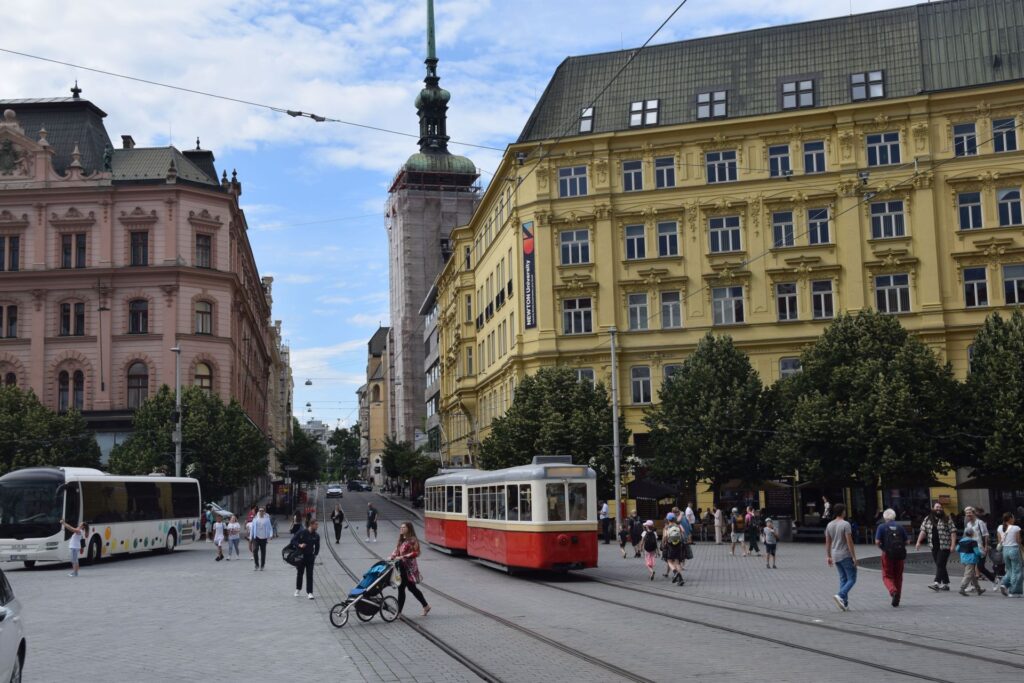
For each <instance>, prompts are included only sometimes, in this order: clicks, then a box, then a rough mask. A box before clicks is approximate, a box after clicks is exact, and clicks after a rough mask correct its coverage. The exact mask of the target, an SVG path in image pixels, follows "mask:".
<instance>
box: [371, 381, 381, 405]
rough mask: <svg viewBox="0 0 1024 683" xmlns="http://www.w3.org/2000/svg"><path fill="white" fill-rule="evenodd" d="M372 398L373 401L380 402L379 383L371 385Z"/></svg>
mask: <svg viewBox="0 0 1024 683" xmlns="http://www.w3.org/2000/svg"><path fill="white" fill-rule="evenodd" d="M372 400H373V402H374V403H380V385H379V384H375V385H374V386H373V399H372Z"/></svg>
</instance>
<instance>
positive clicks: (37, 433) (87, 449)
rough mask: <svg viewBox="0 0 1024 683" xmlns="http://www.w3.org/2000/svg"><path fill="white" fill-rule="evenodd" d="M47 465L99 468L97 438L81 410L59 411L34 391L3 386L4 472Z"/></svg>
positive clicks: (0, 466) (0, 436)
mask: <svg viewBox="0 0 1024 683" xmlns="http://www.w3.org/2000/svg"><path fill="white" fill-rule="evenodd" d="M47 466H73V467H99V466H100V448H99V445H98V444H97V443H96V437H95V436H94V435H93V434H92V433H91V432H90V431H89V430H88V429H87V426H86V423H85V420H84V419H83V418H82V416H81V415H80V414H78V412H77V411H74V410H70V411H68V412H67V413H64V414H57V413H55V412H53V411H52V410H50V409H49V408H47V407H46V406H44V405H43V404H42V403H40V402H39V399H38V398H36V395H35V393H33V392H32V391H22V390H21V389H18V388H17V387H14V386H0V474H6V473H7V472H10V471H12V470H16V469H21V468H23V467H47Z"/></svg>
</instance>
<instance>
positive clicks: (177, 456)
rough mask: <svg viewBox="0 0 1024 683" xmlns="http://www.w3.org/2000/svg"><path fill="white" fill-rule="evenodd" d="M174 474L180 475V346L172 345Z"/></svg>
mask: <svg viewBox="0 0 1024 683" xmlns="http://www.w3.org/2000/svg"><path fill="white" fill-rule="evenodd" d="M171 351H172V352H173V353H174V434H172V435H171V441H173V442H174V476H176V477H180V476H181V346H180V345H178V344H175V345H174V348H173V349H171Z"/></svg>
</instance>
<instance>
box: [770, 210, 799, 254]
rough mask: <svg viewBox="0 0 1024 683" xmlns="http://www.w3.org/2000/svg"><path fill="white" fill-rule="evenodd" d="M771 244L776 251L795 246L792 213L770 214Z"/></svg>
mask: <svg viewBox="0 0 1024 683" xmlns="http://www.w3.org/2000/svg"><path fill="white" fill-rule="evenodd" d="M772 244H773V245H774V246H775V248H776V249H778V248H780V247H792V246H793V245H795V244H796V235H795V234H794V232H793V212H792V211H775V212H773V213H772Z"/></svg>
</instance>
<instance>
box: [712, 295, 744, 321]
mask: <svg viewBox="0 0 1024 683" xmlns="http://www.w3.org/2000/svg"><path fill="white" fill-rule="evenodd" d="M711 302H712V304H713V305H714V323H715V325H733V324H736V323H741V322H743V287H715V288H714V289H712V290H711Z"/></svg>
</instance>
